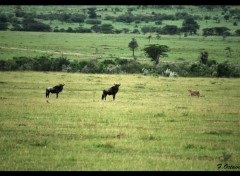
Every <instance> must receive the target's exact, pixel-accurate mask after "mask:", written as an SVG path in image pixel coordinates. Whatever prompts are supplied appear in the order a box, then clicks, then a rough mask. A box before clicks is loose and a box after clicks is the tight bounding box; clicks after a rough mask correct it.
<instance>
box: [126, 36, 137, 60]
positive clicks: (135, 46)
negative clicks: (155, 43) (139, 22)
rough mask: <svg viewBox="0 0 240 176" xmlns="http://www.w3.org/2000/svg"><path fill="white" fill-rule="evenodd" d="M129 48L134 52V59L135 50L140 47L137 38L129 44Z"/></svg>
mask: <svg viewBox="0 0 240 176" xmlns="http://www.w3.org/2000/svg"><path fill="white" fill-rule="evenodd" d="M128 47H129V48H130V49H131V50H132V52H133V57H134V50H135V49H136V48H137V47H138V43H137V41H136V39H135V38H132V41H131V42H129V44H128Z"/></svg>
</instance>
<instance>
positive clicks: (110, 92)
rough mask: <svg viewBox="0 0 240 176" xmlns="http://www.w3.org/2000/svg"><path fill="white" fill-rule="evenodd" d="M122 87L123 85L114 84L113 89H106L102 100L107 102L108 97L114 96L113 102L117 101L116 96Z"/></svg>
mask: <svg viewBox="0 0 240 176" xmlns="http://www.w3.org/2000/svg"><path fill="white" fill-rule="evenodd" d="M120 85H121V84H114V86H112V87H111V88H109V89H104V90H103V94H102V100H103V99H105V100H106V97H107V95H112V96H113V100H115V96H116V93H117V92H118V89H119V86H120Z"/></svg>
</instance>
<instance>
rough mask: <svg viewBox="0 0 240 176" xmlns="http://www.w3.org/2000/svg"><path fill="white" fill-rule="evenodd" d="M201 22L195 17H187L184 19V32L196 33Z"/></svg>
mask: <svg viewBox="0 0 240 176" xmlns="http://www.w3.org/2000/svg"><path fill="white" fill-rule="evenodd" d="M199 27H200V26H199V24H198V23H197V22H196V21H195V20H194V19H193V18H187V19H185V20H184V21H183V24H182V29H181V30H182V32H188V33H189V34H190V35H192V34H196V33H197V30H198V29H199Z"/></svg>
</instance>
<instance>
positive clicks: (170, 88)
mask: <svg viewBox="0 0 240 176" xmlns="http://www.w3.org/2000/svg"><path fill="white" fill-rule="evenodd" d="M46 35H47V34H46ZM30 36H31V33H30ZM114 82H115V83H121V86H120V90H119V92H118V94H117V96H116V100H115V101H112V97H107V100H106V101H102V100H101V93H102V89H104V88H107V87H109V86H111V85H112V84H113V83H114ZM58 83H65V86H64V90H63V92H62V93H60V94H59V98H58V99H56V98H55V95H53V94H51V95H50V98H49V99H48V102H49V103H47V101H46V98H45V88H46V87H48V86H53V85H55V84H58ZM239 85H240V80H239V79H231V78H228V79H225V78H162V77H152V76H143V75H121V74H120V75H104V74H77V73H75V74H72V73H58V72H1V73H0V107H1V111H0V118H1V121H0V123H1V125H0V136H1V137H0V143H1V145H0V160H1V164H0V170H34V171H35V170H167V171H169V170H200V171H209V170H211V171H215V170H218V167H217V164H219V163H222V164H228V165H234V166H236V165H237V166H239V165H240V163H239V161H240V149H239V146H240V141H239V136H240V130H239V125H240V120H239V114H240V110H239V109H240V99H239V98H240V94H239ZM189 88H192V89H194V90H195V89H197V90H199V91H200V93H201V95H202V96H201V97H199V98H197V97H190V96H189V95H188V92H187V90H188V89H189ZM224 151H225V152H228V153H232V156H231V158H230V159H228V160H226V161H222V160H221V157H222V152H224ZM221 170H228V169H221ZM230 170H231V169H230ZM235 170H236V169H235Z"/></svg>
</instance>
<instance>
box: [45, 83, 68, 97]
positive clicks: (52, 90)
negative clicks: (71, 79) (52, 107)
mask: <svg viewBox="0 0 240 176" xmlns="http://www.w3.org/2000/svg"><path fill="white" fill-rule="evenodd" d="M63 86H64V84H59V85H57V86H54V87H49V88H46V98H49V94H50V93H55V94H57V95H56V98H58V94H59V93H60V92H62V90H63Z"/></svg>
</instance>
